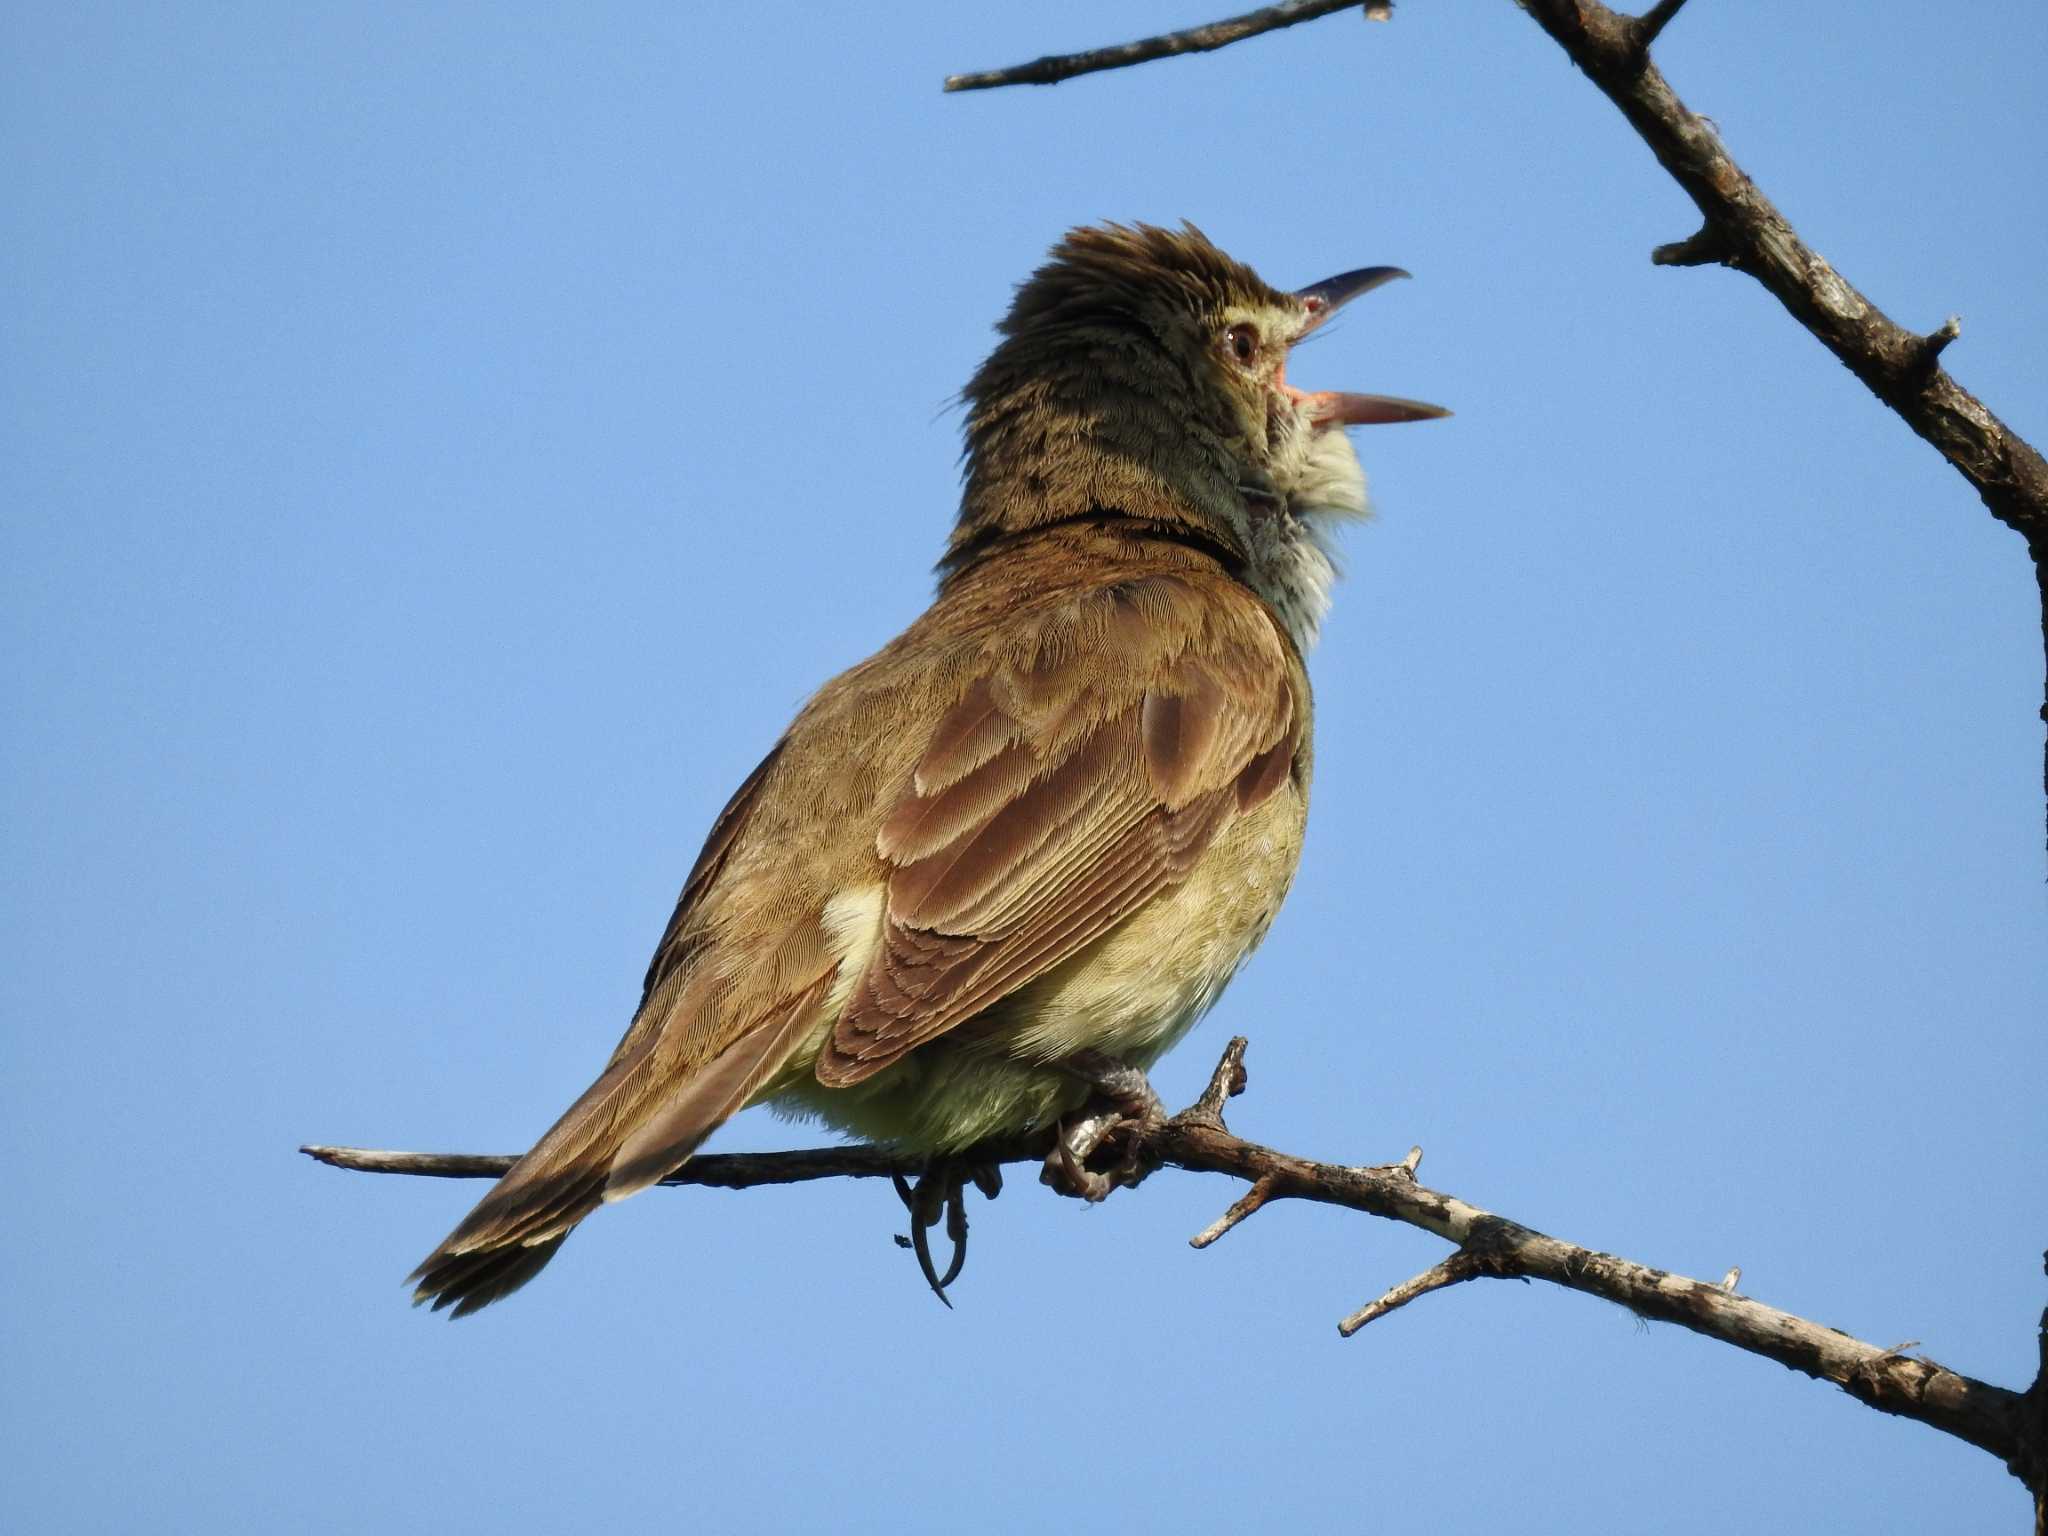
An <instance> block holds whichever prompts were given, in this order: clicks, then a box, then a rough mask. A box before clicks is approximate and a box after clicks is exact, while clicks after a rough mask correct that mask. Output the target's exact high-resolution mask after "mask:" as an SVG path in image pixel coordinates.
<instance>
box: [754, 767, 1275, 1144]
mask: <svg viewBox="0 0 2048 1536" xmlns="http://www.w3.org/2000/svg"><path fill="white" fill-rule="evenodd" d="M1305 809H1306V807H1305V804H1304V801H1303V797H1302V795H1301V793H1300V791H1299V789H1298V788H1297V787H1296V786H1295V785H1293V784H1289V785H1288V786H1287V787H1286V788H1285V789H1283V791H1282V792H1281V793H1279V794H1277V795H1275V796H1273V797H1272V799H1270V800H1268V801H1267V802H1265V804H1263V805H1261V806H1260V807H1259V808H1258V809H1257V810H1255V811H1253V812H1252V813H1251V814H1250V815H1247V816H1243V817H1240V818H1238V819H1237V820H1236V821H1235V822H1233V823H1232V824H1231V826H1230V827H1228V828H1227V829H1226V830H1225V832H1224V834H1223V835H1222V836H1221V837H1219V838H1218V839H1217V841H1216V843H1215V844H1213V845H1212V846H1211V847H1210V849H1209V851H1208V853H1207V854H1206V855H1205V856H1204V857H1203V859H1202V861H1201V862H1200V863H1199V864H1198V865H1196V867H1195V869H1194V870H1193V871H1192V872H1191V873H1190V875H1189V877H1188V878H1187V879H1186V880H1185V881H1183V882H1182V883H1181V884H1180V885H1178V886H1176V887H1174V888H1173V889H1171V890H1169V891H1165V892H1162V893H1161V894H1160V895H1159V896H1158V897H1156V898H1155V899H1154V900H1153V901H1152V902H1150V903H1149V904H1147V905H1146V906H1145V907H1144V908H1143V909H1141V910H1140V911H1138V912H1136V913H1133V914H1132V915H1131V917H1130V918H1129V919H1128V920H1127V921H1125V922H1124V923H1123V924H1121V925H1120V926H1119V927H1117V928H1116V929H1114V930H1113V931H1111V932H1110V933H1107V934H1105V935H1104V936H1103V937H1102V938H1100V939H1098V940H1097V941H1096V942H1095V943H1094V944H1092V945H1090V946H1089V947H1088V948H1087V949H1084V950H1083V951H1081V952H1080V953H1079V954H1077V955H1075V956H1073V957H1072V958H1071V959H1069V960H1067V961H1066V962H1065V963H1064V964H1062V965H1060V966H1059V967H1057V968H1056V969H1055V970H1053V971H1051V972H1049V973H1048V974H1046V975H1045V976H1042V977H1040V978H1039V979H1038V980H1036V981H1034V982H1032V983H1031V984H1030V985H1029V986H1026V987H1024V988H1022V989H1021V990H1019V991H1018V992H1016V993H1013V994H1012V995H1011V996H1009V997H1007V998H1005V999H1003V1000H1002V1001H1001V1002H999V1003H997V1004H995V1005H994V1006H993V1007H991V1008H989V1009H988V1010H987V1011H986V1012H984V1013H982V1014H981V1015H980V1016H978V1017H977V1018H974V1019H971V1020H969V1021H967V1022H966V1023H964V1024H962V1025H960V1026H958V1027H957V1028H956V1029H955V1030H953V1031H952V1032H951V1033H949V1034H947V1035H943V1036H941V1037H940V1038H938V1039H936V1040H933V1041H931V1042H929V1043H927V1044H925V1045H922V1046H919V1047H918V1048H917V1049H916V1050H914V1051H912V1052H911V1053H910V1054H909V1055H907V1056H905V1057H904V1058H903V1059H902V1060H901V1061H899V1062H897V1063H895V1064H894V1065H892V1066H890V1067H888V1068H885V1069H884V1070H883V1071H881V1072H878V1073H877V1074H875V1076H874V1077H872V1078H870V1079H869V1080H868V1081H867V1082H864V1083H861V1084H858V1085H856V1086H854V1087H851V1088H841V1089H828V1088H825V1087H823V1086H822V1085H820V1084H819V1083H818V1082H817V1081H816V1079H815V1078H813V1077H810V1075H809V1074H808V1073H806V1074H805V1075H804V1076H803V1077H802V1078H800V1079H797V1080H796V1081H793V1082H785V1083H784V1084H779V1085H778V1087H780V1088H781V1089H782V1093H781V1095H780V1097H779V1098H778V1100H777V1106H778V1108H780V1109H782V1110H783V1111H784V1112H786V1113H793V1114H795V1115H798V1116H801V1117H805V1118H817V1119H821V1120H823V1121H825V1122H826V1123H827V1124H830V1125H833V1126H836V1127H838V1128H839V1129H841V1130H844V1131H848V1132H850V1133H852V1134H854V1135H857V1136H860V1137H863V1138H865V1139H868V1140H871V1141H887V1142H895V1143H898V1144H900V1145H903V1146H907V1147H911V1148H914V1149H917V1150H921V1151H929V1152H936V1153H944V1152H952V1151H957V1150H959V1149H961V1148H963V1147H967V1146H971V1145H972V1144H973V1143H975V1142H977V1141H983V1140H986V1139H988V1138H990V1137H993V1136H1002V1135H1009V1134H1013V1133H1016V1132H1019V1131H1024V1130H1028V1129H1030V1128H1031V1127H1033V1126H1037V1125H1042V1124H1046V1123H1049V1122H1050V1121H1052V1120H1054V1119H1056V1118H1057V1117H1059V1116H1060V1115H1063V1114H1065V1113H1067V1112H1068V1111H1070V1110H1074V1109H1078V1108H1079V1107H1080V1106H1081V1104H1082V1103H1083V1102H1084V1101H1085V1100H1086V1098H1087V1095H1088V1089H1087V1086H1086V1084H1084V1083H1083V1082H1082V1081H1081V1080H1080V1079H1079V1078H1077V1077H1076V1076H1075V1075H1074V1074H1073V1073H1071V1072H1069V1071H1067V1070H1065V1069H1063V1068H1062V1067H1060V1066H1059V1065H1058V1063H1059V1062H1061V1061H1062V1060H1064V1059H1065V1058H1067V1057H1070V1056H1073V1055H1074V1054H1075V1053H1077V1052H1080V1051H1097V1052H1101V1053H1103V1054H1105V1055H1108V1056H1112V1057H1115V1058H1117V1059H1118V1060H1121V1061H1127V1062H1130V1063H1131V1064H1133V1065H1135V1066H1138V1067H1143V1068H1149V1067H1150V1066H1151V1065H1152V1064H1153V1062H1155V1061H1157V1060H1158V1059H1159V1058H1160V1057H1161V1056H1163V1055H1164V1054H1165V1053H1166V1052H1167V1051H1168V1050H1169V1049H1170V1048H1171V1047H1172V1046H1173V1045H1174V1044H1176V1043H1177V1042H1178V1041H1179V1040H1180V1039H1181V1037H1182V1036H1183V1035H1185V1034H1186V1033H1187V1032H1188V1030H1190V1029H1191V1028H1193V1027H1194V1025H1195V1023H1196V1022H1197V1021H1198V1020H1199V1019H1200V1018H1201V1017H1202V1015H1203V1014H1204V1013H1206V1012H1207V1011H1208V1010H1209V1007H1210V1005H1211V1004H1213V1003H1214V1002H1215V1001H1216V999H1217V997H1218V996H1219V995H1220V994H1221V993H1222V991H1223V988H1224V986H1225V985H1226V984H1227V983H1228V982H1229V981H1230V978H1231V977H1232V976H1234V975H1235V974H1236V973H1237V970H1238V967H1240V966H1241V965H1243V963H1244V961H1245V959H1246V958H1247V957H1248V956H1249V955H1250V954H1251V952H1252V950H1253V949H1254V948H1256V947H1257V945H1258V943H1259V941H1260V940H1261V939H1263V938H1264V937H1265V935H1266V930H1267V929H1268V928H1269V927H1270V926H1271V925H1272V922H1273V917H1274V915H1275V914H1276V913H1277V912H1278V911H1279V910H1280V902H1281V900H1282V898H1283V897H1285V895H1286V894H1287V887H1288V884H1289V882H1290V881H1291V880H1292V879H1293V876H1294V867H1295V863H1296V861H1297V859H1298V857H1299V854H1300V848H1301V829H1302V822H1303V820H1304V813H1305Z"/></svg>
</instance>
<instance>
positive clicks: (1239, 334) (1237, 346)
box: [1223, 325, 1259, 363]
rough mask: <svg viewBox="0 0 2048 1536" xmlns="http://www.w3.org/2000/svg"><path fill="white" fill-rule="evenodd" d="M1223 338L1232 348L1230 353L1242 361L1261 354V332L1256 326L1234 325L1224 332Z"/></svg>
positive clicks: (1247, 360)
mask: <svg viewBox="0 0 2048 1536" xmlns="http://www.w3.org/2000/svg"><path fill="white" fill-rule="evenodd" d="M1223 339H1224V343H1225V344H1226V345H1227V346H1228V347H1229V348H1230V355H1231V356H1232V357H1234V358H1236V359H1237V360H1238V361H1239V362H1240V363H1248V362H1250V361H1251V360H1252V359H1253V358H1255V357H1257V356H1258V355H1259V332H1258V328H1257V327H1256V326H1251V325H1233V326H1232V327H1231V328H1230V329H1229V330H1228V331H1226V332H1225V333H1224V337H1223Z"/></svg>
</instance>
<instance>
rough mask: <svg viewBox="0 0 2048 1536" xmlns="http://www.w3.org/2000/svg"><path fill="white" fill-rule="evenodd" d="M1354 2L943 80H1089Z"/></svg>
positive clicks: (957, 86) (1383, 10) (1322, 2)
mask: <svg viewBox="0 0 2048 1536" xmlns="http://www.w3.org/2000/svg"><path fill="white" fill-rule="evenodd" d="M1358 8H1359V0H1282V3H1281V4H1279V5H1268V6H1262V7H1261V8H1260V9H1258V10H1256V11H1248V12H1246V13H1245V14H1244V15H1242V16H1231V17H1226V18H1225V19H1224V20H1222V21H1212V22H1208V23H1206V24H1205V25H1203V26H1199V27H1189V28H1187V29H1186V30H1185V31H1182V32H1162V33H1161V34H1160V35H1159V36H1157V37H1141V38H1139V39H1138V40H1137V41H1136V42H1134V43H1117V44H1115V45H1114V46H1112V47H1109V48H1091V49H1089V50H1088V51H1087V52H1086V53H1054V54H1047V55H1046V56H1045V57H1044V58H1042V59H1034V60H1032V61H1031V62H1030V63H1029V64H1013V65H1011V66H1010V67H1009V68H1008V69H985V70H979V71H976V72H974V73H972V74H965V75H948V76H946V89H947V90H948V91H986V90H991V89H993V88H994V87H996V86H999V85H1058V84H1059V83H1060V82H1061V81H1062V80H1071V79H1073V78H1074V77H1075V76H1076V75H1093V74H1097V73H1099V72H1101V71H1102V70H1105V69H1127V68H1129V67H1130V66H1131V65H1133V64H1147V63H1150V62H1151V61H1152V60H1154V59H1169V58H1172V57H1173V56H1174V55H1175V54H1181V53H1208V52H1211V51H1212V50H1214V49H1217V48H1227V47H1229V46H1230V45H1231V44H1232V43H1241V42H1243V41H1244V40H1245V39H1246V38H1248V37H1257V36H1258V35H1259V34H1260V33H1262V32H1277V31H1279V30H1280V29H1281V28H1282V27H1293V26H1299V25H1300V24H1301V23H1302V22H1304V21H1314V20H1315V19H1316V18H1317V17H1320V16H1327V15H1329V14H1330V13H1331V12H1332V11H1355V10H1357V9H1358ZM1366 10H1367V13H1368V14H1369V15H1371V14H1372V13H1373V12H1374V11H1377V12H1378V14H1377V15H1372V19H1373V20H1376V21H1384V20H1385V19H1386V18H1387V14H1388V13H1389V12H1390V11H1391V10H1392V6H1391V5H1390V4H1385V3H1382V4H1379V5H1377V6H1367V7H1366Z"/></svg>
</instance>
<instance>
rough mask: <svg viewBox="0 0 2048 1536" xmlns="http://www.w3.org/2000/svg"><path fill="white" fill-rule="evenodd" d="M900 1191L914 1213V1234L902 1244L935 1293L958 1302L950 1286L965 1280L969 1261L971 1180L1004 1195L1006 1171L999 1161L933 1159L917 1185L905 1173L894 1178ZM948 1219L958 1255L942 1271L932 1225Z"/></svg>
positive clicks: (899, 1240) (947, 1301)
mask: <svg viewBox="0 0 2048 1536" xmlns="http://www.w3.org/2000/svg"><path fill="white" fill-rule="evenodd" d="M894 1182H895V1185H896V1193H897V1195H898V1196H899V1197H900V1198H901V1199H902V1201H903V1205H904V1208H905V1209H906V1210H908V1211H909V1212H910V1236H908V1237H902V1236H899V1237H898V1238H897V1239H896V1241H897V1243H898V1245H899V1246H901V1247H904V1248H908V1249H910V1250H911V1251H912V1252H914V1253H915V1254H916V1255H917V1267H918V1268H919V1269H920V1270H922V1271H923V1272H924V1279H925V1284H927V1285H929V1286H930V1287H931V1288H932V1294H933V1295H934V1296H936V1297H938V1298H939V1300H940V1301H943V1302H945V1304H946V1306H947V1307H948V1308H951V1306H952V1305H953V1303H952V1301H951V1299H950V1298H948V1297H947V1295H946V1287H947V1286H949V1285H951V1284H952V1283H953V1282H954V1281H955V1280H957V1279H959V1278H960V1271H961V1269H962V1268H963V1267H964V1266H965V1265H966V1263H967V1186H968V1185H969V1184H972V1185H973V1186H974V1187H975V1188H976V1189H978V1190H980V1191H981V1192H982V1194H983V1195H985V1196H986V1197H987V1198H989V1199H990V1200H993V1199H995V1197H996V1196H997V1195H999V1194H1001V1193H1002V1190H1003V1170H1002V1169H1001V1167H999V1166H998V1165H997V1164H995V1163H971V1162H964V1161H961V1160H959V1159H957V1158H946V1159H941V1160H939V1161H937V1162H934V1163H933V1164H932V1165H931V1166H930V1167H928V1168H927V1169H925V1171H924V1172H923V1173H922V1174H920V1175H918V1180H917V1182H916V1183H915V1184H912V1183H910V1182H908V1181H907V1180H905V1179H904V1178H903V1176H902V1175H901V1174H897V1175H895V1176H894ZM941 1217H944V1218H945V1222H946V1236H947V1237H948V1238H950V1239H951V1240H952V1243H953V1257H952V1260H951V1262H950V1263H948V1264H947V1265H946V1272H945V1273H944V1274H943V1275H942V1274H940V1273H939V1271H938V1266H937V1265H935V1264H934V1263H933V1262H932V1246H931V1237H930V1233H931V1229H932V1228H933V1227H935V1226H937V1225H938V1224H939V1219H940V1218H941Z"/></svg>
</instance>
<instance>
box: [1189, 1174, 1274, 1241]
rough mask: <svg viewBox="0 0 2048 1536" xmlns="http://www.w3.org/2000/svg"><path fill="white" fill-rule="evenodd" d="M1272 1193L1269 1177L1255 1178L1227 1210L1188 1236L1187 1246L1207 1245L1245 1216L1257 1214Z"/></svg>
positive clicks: (1271, 1182) (1271, 1183)
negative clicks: (1249, 1186)
mask: <svg viewBox="0 0 2048 1536" xmlns="http://www.w3.org/2000/svg"><path fill="white" fill-rule="evenodd" d="M1272 1195H1273V1181H1272V1180H1271V1179H1258V1180H1255V1181H1254V1182H1253V1184H1252V1187H1251V1188H1250V1189H1248V1190H1246V1191H1245V1192H1244V1193H1243V1194H1242V1195H1240V1196H1239V1197H1238V1198H1237V1200H1236V1202H1235V1203H1234V1204H1232V1206H1231V1207H1230V1209H1229V1210H1227V1211H1225V1212H1224V1213H1223V1214H1222V1215H1221V1216H1218V1217H1217V1218H1216V1219H1215V1220H1214V1221H1212V1222H1210V1223H1209V1225H1208V1226H1206V1227H1204V1228H1202V1230H1201V1231H1199V1232H1197V1233H1196V1234H1195V1235H1194V1236H1193V1237H1191V1238H1189V1239H1188V1246H1189V1247H1190V1248H1206V1247H1208V1246H1209V1245H1210V1244H1211V1243H1213V1242H1215V1241H1216V1239H1217V1238H1219V1237H1221V1236H1222V1235H1223V1234H1224V1233H1226V1232H1228V1231H1229V1230H1230V1229H1231V1228H1232V1227H1234V1226H1236V1225H1237V1224H1238V1223H1239V1222H1241V1221H1243V1220H1244V1219H1245V1218H1246V1217H1247V1216H1251V1215H1255V1214H1257V1212H1258V1210H1259V1208H1260V1207H1261V1206H1263V1205H1264V1204H1265V1203H1266V1202H1267V1201H1268V1200H1269V1199H1271V1198H1272Z"/></svg>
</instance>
